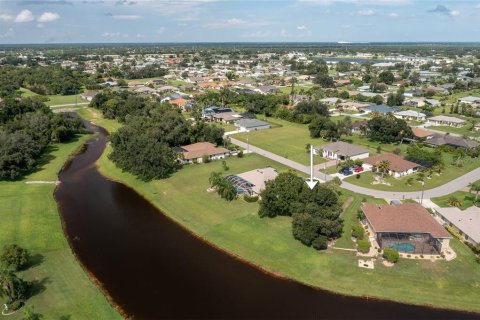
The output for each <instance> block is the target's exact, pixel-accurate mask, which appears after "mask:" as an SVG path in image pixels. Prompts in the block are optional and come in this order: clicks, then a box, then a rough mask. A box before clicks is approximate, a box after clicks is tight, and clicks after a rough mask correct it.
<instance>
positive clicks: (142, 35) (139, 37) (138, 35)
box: [135, 33, 145, 39]
mask: <svg viewBox="0 0 480 320" xmlns="http://www.w3.org/2000/svg"><path fill="white" fill-rule="evenodd" d="M135 37H137V38H138V39H142V38H145V35H144V34H141V33H137V35H136V36H135Z"/></svg>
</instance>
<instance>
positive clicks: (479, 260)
mask: <svg viewBox="0 0 480 320" xmlns="http://www.w3.org/2000/svg"><path fill="white" fill-rule="evenodd" d="M475 261H476V262H477V263H479V264H480V256H476V257H475Z"/></svg>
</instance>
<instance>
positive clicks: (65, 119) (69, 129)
mask: <svg viewBox="0 0 480 320" xmlns="http://www.w3.org/2000/svg"><path fill="white" fill-rule="evenodd" d="M82 130H83V124H82V122H81V121H80V120H79V119H78V118H76V117H73V116H69V115H64V114H54V113H52V112H51V110H50V109H49V108H48V107H46V106H45V104H44V103H43V102H41V101H40V100H38V99H35V98H24V99H13V98H5V100H4V101H3V102H2V103H0V180H14V179H18V178H20V177H21V176H23V175H24V174H26V173H28V172H30V171H31V170H33V169H34V168H35V166H36V164H37V162H38V160H39V159H40V157H41V156H42V155H43V154H44V153H45V151H46V149H47V147H48V145H49V144H51V143H57V142H60V143H61V142H67V141H68V140H70V139H71V138H72V137H74V136H75V134H77V133H79V132H81V131H82Z"/></svg>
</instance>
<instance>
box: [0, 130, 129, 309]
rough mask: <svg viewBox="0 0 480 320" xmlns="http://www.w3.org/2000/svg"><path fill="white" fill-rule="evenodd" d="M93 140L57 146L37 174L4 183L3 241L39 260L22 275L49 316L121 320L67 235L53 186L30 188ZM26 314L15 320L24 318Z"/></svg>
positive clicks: (54, 174)
mask: <svg viewBox="0 0 480 320" xmlns="http://www.w3.org/2000/svg"><path fill="white" fill-rule="evenodd" d="M90 139H92V135H90V134H82V135H78V136H77V138H76V139H74V140H72V141H70V142H69V143H64V144H55V145H52V147H51V148H50V149H49V152H48V153H47V154H45V156H44V157H45V159H44V160H45V161H41V164H40V165H39V167H38V168H37V169H36V170H34V171H33V172H32V173H30V174H29V175H27V176H26V177H24V178H23V179H20V180H18V181H13V182H10V181H9V182H5V181H4V182H0V189H1V190H2V193H1V194H0V206H1V208H2V211H1V212H0V219H1V221H2V224H1V227H0V229H1V230H2V231H1V232H0V243H1V244H8V243H17V244H18V245H20V246H22V247H24V248H26V249H27V250H29V251H30V252H31V254H32V256H34V257H36V259H35V260H38V262H34V263H33V265H32V266H30V267H29V268H28V269H27V270H24V271H21V272H20V273H19V274H20V275H21V277H22V278H24V279H25V280H27V281H33V283H34V284H35V286H36V289H35V293H34V295H33V296H32V297H30V298H29V299H28V300H27V301H26V306H32V305H33V306H34V307H35V311H36V312H38V313H40V314H42V315H43V316H44V317H45V318H48V319H56V318H59V317H60V318H62V317H66V318H68V319H70V318H73V319H86V318H95V317H101V318H108V319H117V318H121V317H120V315H119V313H118V310H116V309H115V308H114V307H113V306H112V305H111V304H110V303H109V300H108V299H107V298H106V296H104V295H103V293H102V291H101V290H99V289H100V288H99V287H98V286H97V285H96V283H95V281H93V279H92V278H91V277H90V274H89V273H88V272H87V270H86V269H85V268H84V267H83V265H82V264H81V263H80V261H79V260H78V259H77V257H76V255H75V252H74V251H73V249H72V247H71V246H70V243H69V240H68V239H67V237H66V234H65V231H64V225H63V219H62V217H61V214H60V211H59V207H58V203H57V202H56V200H55V196H54V193H55V191H56V186H55V185H53V184H25V182H26V181H28V180H57V179H58V174H59V173H60V172H61V170H62V169H63V168H64V167H65V165H67V164H68V163H69V162H70V161H71V159H72V158H73V157H74V156H75V155H76V154H78V153H79V152H81V150H82V148H83V146H84V145H85V144H86V143H87V142H88V141H89V140H90ZM23 310H24V308H22V309H21V310H19V311H18V312H17V313H16V314H14V315H12V316H10V318H11V319H21V318H22V316H23Z"/></svg>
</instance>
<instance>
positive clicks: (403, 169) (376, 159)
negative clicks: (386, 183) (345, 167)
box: [363, 153, 421, 179]
mask: <svg viewBox="0 0 480 320" xmlns="http://www.w3.org/2000/svg"><path fill="white" fill-rule="evenodd" d="M382 161H388V163H389V172H388V174H389V175H391V176H393V177H395V178H397V179H398V178H401V177H404V176H407V175H409V174H412V173H415V172H417V170H418V169H419V168H420V167H421V165H419V164H418V163H415V162H412V161H408V160H405V159H403V158H402V157H401V156H397V155H396V154H393V153H382V154H377V155H375V156H372V157H369V158H366V159H364V160H363V167H364V168H365V169H366V170H371V171H373V172H375V171H377V169H378V166H379V164H380V163H381V162H382Z"/></svg>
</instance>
